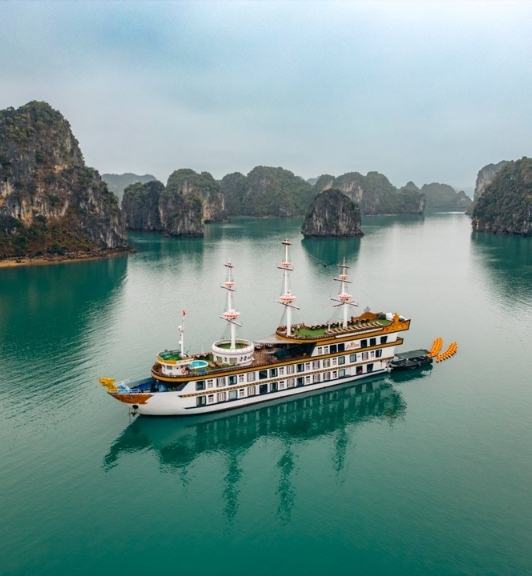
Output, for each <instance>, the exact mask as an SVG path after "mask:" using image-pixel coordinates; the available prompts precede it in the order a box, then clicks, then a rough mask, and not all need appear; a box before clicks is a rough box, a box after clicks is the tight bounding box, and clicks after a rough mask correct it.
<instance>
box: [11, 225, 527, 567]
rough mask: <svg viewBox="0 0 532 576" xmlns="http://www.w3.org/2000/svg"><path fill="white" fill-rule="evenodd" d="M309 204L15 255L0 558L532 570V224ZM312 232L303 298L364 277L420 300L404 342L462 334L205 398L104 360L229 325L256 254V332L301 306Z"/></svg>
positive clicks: (373, 293)
mask: <svg viewBox="0 0 532 576" xmlns="http://www.w3.org/2000/svg"><path fill="white" fill-rule="evenodd" d="M300 225H301V223H300V221H297V220H251V219H242V220H238V221H236V222H235V223H233V224H226V225H211V226H209V227H208V229H207V236H206V237H205V239H203V240H197V239H186V240H180V239H170V238H162V237H160V236H158V235H149V234H145V235H143V234H135V235H132V237H131V242H132V243H133V244H134V245H135V246H136V247H137V248H138V253H137V254H135V255H133V256H130V257H127V258H125V257H124V258H115V259H110V260H106V261H99V262H85V263H79V264H65V265H54V266H47V267H45V266H39V267H28V268H16V269H0V346H1V348H0V350H1V351H0V374H1V375H2V379H1V381H0V406H1V412H0V438H1V443H0V574H10V575H22V574H32V575H40V574H46V575H48V574H54V575H66V574H80V575H89V574H90V575H93V574H102V575H107V574H113V575H116V574H120V575H121V574H132V575H136V574H139V575H140V574H143V575H146V574H154V573H163V572H165V573H175V574H187V575H188V574H231V575H235V576H236V575H244V574H245V575H249V574H254V575H255V574H258V575H262V574H264V575H266V574H268V575H270V574H280V575H284V574H290V575H293V574H296V575H298V574H305V575H309V574H311V575H314V574H329V573H330V574H338V575H343V574H346V575H352V574H442V575H443V574H527V573H531V572H532V568H531V566H532V550H531V546H530V534H531V533H532V481H531V478H532V419H531V417H530V416H531V414H532V382H531V378H530V368H529V362H530V351H531V348H532V347H531V344H530V336H531V329H530V326H531V322H532V239H526V238H506V237H492V236H487V235H483V234H482V235H481V234H477V235H473V234H472V233H471V231H470V220H469V219H468V218H467V217H465V216H463V215H459V214H436V215H431V216H427V217H425V218H424V219H422V218H371V219H370V218H368V219H366V220H365V221H364V223H363V228H364V231H365V232H366V236H365V237H364V238H362V239H353V240H341V241H335V240H322V241H318V240H314V241H305V240H301V236H300V235H299V227H300ZM285 236H288V237H290V238H292V239H293V242H294V244H293V246H292V259H293V261H294V264H295V273H294V275H293V282H292V287H293V290H294V292H295V294H296V295H297V296H298V303H299V305H300V306H301V311H300V312H299V319H301V320H304V321H306V322H308V323H315V322H318V321H322V320H324V319H326V318H327V317H328V316H329V315H330V314H331V311H332V309H331V308H330V301H328V298H329V296H332V295H334V293H335V291H336V290H337V288H338V287H337V285H336V283H334V282H333V281H332V280H331V278H332V276H334V275H335V274H336V273H337V270H336V268H335V267H334V265H335V264H337V263H338V262H339V261H340V260H341V259H342V258H343V257H344V256H345V257H346V260H347V263H348V264H349V265H350V266H351V268H350V274H351V277H352V280H353V284H352V293H353V295H354V296H355V297H356V299H357V300H358V301H359V303H360V310H362V309H363V308H364V307H365V306H366V305H368V304H369V305H371V307H372V309H378V310H385V311H396V310H397V311H398V312H399V313H401V314H403V315H405V316H407V317H411V318H412V328H411V330H410V332H408V333H407V334H406V342H405V346H404V349H405V350H409V349H414V348H418V347H430V345H431V343H432V341H433V339H434V338H435V337H436V336H442V337H443V338H444V341H445V343H446V344H448V343H449V342H451V341H452V340H456V341H457V342H458V345H459V349H458V354H457V355H456V356H455V357H454V358H452V359H451V360H449V361H447V362H444V363H442V364H438V365H436V366H434V368H433V369H432V370H429V371H426V372H419V373H413V374H403V375H390V376H386V377H380V378H373V379H370V380H367V381H363V382H364V383H366V382H369V386H368V387H367V389H366V386H364V387H363V388H362V387H361V386H352V385H351V386H350V385H346V386H342V387H340V388H338V389H333V390H329V391H328V392H325V393H322V394H314V395H312V394H311V395H304V396H300V397H297V398H296V399H294V400H292V401H289V402H286V403H274V404H264V405H261V406H260V407H258V408H252V409H247V410H243V411H235V412H226V413H222V414H218V415H212V416H208V417H194V418H190V419H181V420H179V419H146V418H145V419H141V418H139V419H137V420H130V417H129V415H128V412H127V409H126V408H125V407H124V406H123V405H122V404H120V403H118V402H115V401H113V400H112V399H111V398H109V397H108V396H107V395H106V394H105V392H104V390H103V388H101V387H100V386H99V385H98V384H97V379H98V377H99V376H116V377H118V378H120V379H122V378H140V377H143V376H146V375H147V374H148V370H149V367H150V366H151V364H152V362H153V359H154V355H155V354H156V353H157V352H158V351H160V350H162V349H165V348H169V347H176V346H177V343H178V340H179V333H178V330H177V326H178V324H179V323H180V320H181V312H182V310H183V309H184V310H186V318H185V322H186V347H187V348H190V349H192V350H200V351H201V349H202V348H203V349H205V350H207V349H208V348H209V347H210V345H211V343H212V341H213V340H214V339H216V338H219V337H220V336H221V335H222V334H223V332H224V326H223V324H224V323H223V321H222V320H220V319H219V318H218V315H219V313H220V312H221V311H222V310H223V306H224V293H223V290H221V289H220V288H219V285H220V283H222V282H223V280H224V277H225V271H224V268H223V263H224V261H225V260H227V259H228V258H230V259H231V261H232V262H233V264H234V265H235V270H234V275H235V280H236V282H237V293H236V305H237V307H238V308H239V310H240V311H241V313H242V321H243V323H244V327H243V331H242V335H243V336H247V337H249V338H257V337H260V336H264V335H267V334H269V333H271V332H273V331H274V329H275V327H276V326H277V324H278V323H279V320H280V318H281V313H282V310H281V307H280V306H279V305H278V304H276V303H275V301H274V300H275V298H276V297H277V295H278V293H279V291H280V288H281V273H280V271H278V270H277V269H276V265H277V263H278V262H280V260H281V257H282V254H281V250H280V248H281V247H280V245H279V241H280V239H282V238H283V237H285Z"/></svg>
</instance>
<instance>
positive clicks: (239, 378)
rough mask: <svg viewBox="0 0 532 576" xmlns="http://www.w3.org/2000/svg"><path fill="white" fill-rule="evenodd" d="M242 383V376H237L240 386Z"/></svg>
mask: <svg viewBox="0 0 532 576" xmlns="http://www.w3.org/2000/svg"><path fill="white" fill-rule="evenodd" d="M242 382H244V374H239V375H238V383H239V384H242Z"/></svg>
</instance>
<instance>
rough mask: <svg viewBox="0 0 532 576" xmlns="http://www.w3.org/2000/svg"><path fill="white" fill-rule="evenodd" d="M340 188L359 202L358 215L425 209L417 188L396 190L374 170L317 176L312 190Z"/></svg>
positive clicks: (410, 212)
mask: <svg viewBox="0 0 532 576" xmlns="http://www.w3.org/2000/svg"><path fill="white" fill-rule="evenodd" d="M332 188H334V189H337V190H340V191H341V192H343V193H344V194H345V195H346V196H348V197H349V198H350V199H351V200H353V201H354V202H357V203H358V204H359V206H360V211H361V213H362V215H370V214H422V213H423V211H424V209H425V195H424V194H423V193H421V192H420V191H419V190H417V189H411V188H406V187H405V188H403V189H401V190H398V189H397V188H395V186H393V185H392V184H391V183H390V181H389V180H388V178H386V176H384V175H383V174H379V173H378V172H368V174H367V175H366V176H363V175H362V174H360V173H359V172H348V173H347V174H343V175H342V176H338V177H336V178H335V177H333V176H330V175H328V174H325V175H323V176H320V177H319V178H318V181H317V183H316V185H315V189H316V192H318V193H319V192H322V191H324V190H328V189H332Z"/></svg>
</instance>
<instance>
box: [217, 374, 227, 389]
mask: <svg viewBox="0 0 532 576" xmlns="http://www.w3.org/2000/svg"><path fill="white" fill-rule="evenodd" d="M222 386H225V378H224V377H223V376H222V377H221V378H216V387H217V388H221V387H222Z"/></svg>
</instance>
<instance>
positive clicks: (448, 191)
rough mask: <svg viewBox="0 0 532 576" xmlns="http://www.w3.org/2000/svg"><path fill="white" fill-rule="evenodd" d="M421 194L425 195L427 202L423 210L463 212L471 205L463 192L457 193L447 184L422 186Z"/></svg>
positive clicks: (469, 199) (435, 183) (470, 201)
mask: <svg viewBox="0 0 532 576" xmlns="http://www.w3.org/2000/svg"><path fill="white" fill-rule="evenodd" d="M421 192H422V193H423V194H425V197H426V199H427V202H426V204H425V210H427V211H431V210H449V211H458V212H465V211H466V210H467V209H468V208H469V206H471V204H472V202H473V201H472V200H471V198H469V196H467V194H466V193H465V192H463V191H461V192H457V191H456V190H455V189H454V188H453V187H452V186H449V185H448V184H439V183H437V182H433V183H432V184H424V185H423V186H422V187H421Z"/></svg>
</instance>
